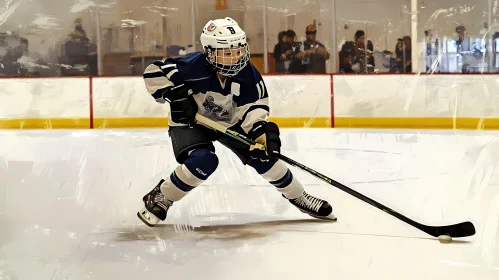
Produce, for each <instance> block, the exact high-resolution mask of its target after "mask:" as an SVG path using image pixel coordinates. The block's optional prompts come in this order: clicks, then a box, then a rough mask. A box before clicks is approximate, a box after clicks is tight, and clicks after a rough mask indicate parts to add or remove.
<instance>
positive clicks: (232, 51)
mask: <svg viewBox="0 0 499 280" xmlns="http://www.w3.org/2000/svg"><path fill="white" fill-rule="evenodd" d="M249 57H250V52H249V47H248V44H244V45H240V46H239V47H236V48H217V49H212V48H207V55H206V58H207V61H208V63H209V64H210V65H211V66H213V68H214V69H215V70H216V71H217V72H218V73H220V74H222V75H224V76H228V77H232V76H235V75H237V73H239V72H240V71H241V70H242V69H243V68H244V67H245V66H246V65H247V64H248V61H249Z"/></svg>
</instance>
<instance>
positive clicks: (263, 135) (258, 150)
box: [248, 122, 281, 161]
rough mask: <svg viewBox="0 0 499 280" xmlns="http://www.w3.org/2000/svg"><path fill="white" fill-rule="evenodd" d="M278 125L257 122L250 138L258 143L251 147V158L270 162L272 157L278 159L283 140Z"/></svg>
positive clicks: (249, 134)
mask: <svg viewBox="0 0 499 280" xmlns="http://www.w3.org/2000/svg"><path fill="white" fill-rule="evenodd" d="M279 135H280V132H279V127H278V126H277V124H275V123H273V122H257V123H255V124H254V125H253V129H251V131H250V132H249V133H248V136H249V137H250V138H251V139H253V140H255V141H256V142H257V144H256V145H251V146H250V151H251V157H252V158H254V159H260V160H261V161H268V160H269V158H270V157H277V156H278V155H279V154H280V153H281V139H280V138H279Z"/></svg>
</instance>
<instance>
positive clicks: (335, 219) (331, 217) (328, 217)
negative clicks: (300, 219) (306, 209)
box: [307, 213, 338, 221]
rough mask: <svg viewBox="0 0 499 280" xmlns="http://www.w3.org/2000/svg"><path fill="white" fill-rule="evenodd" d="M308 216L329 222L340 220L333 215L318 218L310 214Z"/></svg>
mask: <svg viewBox="0 0 499 280" xmlns="http://www.w3.org/2000/svg"><path fill="white" fill-rule="evenodd" d="M307 214H308V215H310V216H312V217H314V218H317V219H321V220H328V221H337V220H338V218H336V216H335V215H333V214H332V213H331V214H329V215H327V216H317V215H313V214H310V213H307Z"/></svg>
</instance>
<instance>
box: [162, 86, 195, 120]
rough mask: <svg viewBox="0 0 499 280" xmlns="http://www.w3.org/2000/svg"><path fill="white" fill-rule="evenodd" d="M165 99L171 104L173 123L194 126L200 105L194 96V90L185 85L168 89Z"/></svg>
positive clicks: (164, 95)
mask: <svg viewBox="0 0 499 280" xmlns="http://www.w3.org/2000/svg"><path fill="white" fill-rule="evenodd" d="M163 99H165V100H166V101H167V102H168V103H170V111H171V118H172V121H173V122H176V123H181V124H188V125H189V126H194V124H195V117H196V113H197V112H198V105H197V104H196V101H195V100H194V97H193V96H192V89H190V88H189V87H188V86H186V85H183V84H182V85H179V86H174V87H171V88H168V89H167V90H166V91H165V92H164V93H163Z"/></svg>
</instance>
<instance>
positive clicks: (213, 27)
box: [206, 22, 217, 32]
mask: <svg viewBox="0 0 499 280" xmlns="http://www.w3.org/2000/svg"><path fill="white" fill-rule="evenodd" d="M206 29H207V30H208V31H210V32H211V31H213V30H215V29H217V26H216V25H215V23H213V22H212V23H210V25H208V27H207V28H206Z"/></svg>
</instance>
